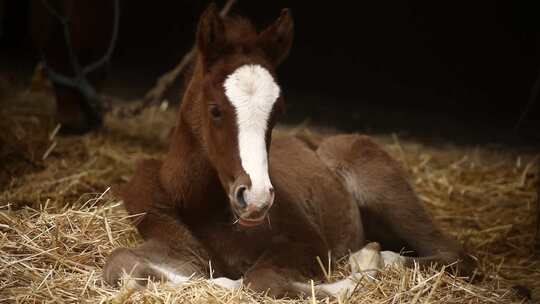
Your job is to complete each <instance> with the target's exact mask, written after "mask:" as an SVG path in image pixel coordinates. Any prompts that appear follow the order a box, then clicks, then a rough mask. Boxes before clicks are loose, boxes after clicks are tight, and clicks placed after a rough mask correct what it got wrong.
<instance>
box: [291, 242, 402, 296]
mask: <svg viewBox="0 0 540 304" xmlns="http://www.w3.org/2000/svg"><path fill="white" fill-rule="evenodd" d="M380 249H381V248H380V245H379V244H378V243H369V244H367V245H366V246H364V248H362V249H360V250H359V251H357V252H355V253H352V254H351V255H350V257H349V266H350V268H351V274H350V275H349V276H347V277H346V278H345V279H342V280H339V281H337V282H334V283H326V284H318V285H314V286H313V288H312V286H311V284H306V283H300V282H294V283H293V285H294V286H295V287H296V288H297V289H298V290H300V291H302V292H303V293H305V294H311V293H312V292H313V291H315V293H316V295H317V296H333V297H339V296H341V295H349V294H350V293H352V292H353V291H354V290H355V289H356V288H358V286H360V285H359V284H361V283H362V281H363V280H365V281H372V280H375V279H376V276H377V274H378V272H379V270H380V269H382V268H383V267H384V266H385V265H387V264H391V263H392V262H393V260H392V259H390V260H388V261H387V260H385V259H384V258H383V256H382V255H381V252H380ZM393 254H395V255H397V256H399V255H398V254H396V253H393ZM389 256H390V255H389ZM393 257H394V256H392V258H393ZM312 289H313V290H312Z"/></svg>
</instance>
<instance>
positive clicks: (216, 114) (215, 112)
mask: <svg viewBox="0 0 540 304" xmlns="http://www.w3.org/2000/svg"><path fill="white" fill-rule="evenodd" d="M210 115H212V118H213V119H220V118H221V111H220V110H219V107H218V106H217V105H215V104H211V105H210Z"/></svg>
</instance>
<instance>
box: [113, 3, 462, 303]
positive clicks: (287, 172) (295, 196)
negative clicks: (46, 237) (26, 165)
mask: <svg viewBox="0 0 540 304" xmlns="http://www.w3.org/2000/svg"><path fill="white" fill-rule="evenodd" d="M291 42H292V19H291V17H290V16H289V14H288V12H287V11H284V12H283V13H282V15H281V16H280V18H279V19H278V20H277V21H276V22H275V23H274V24H273V25H271V26H270V27H268V28H267V29H266V30H265V31H263V32H262V33H260V34H259V33H257V32H256V31H255V30H254V29H253V28H252V26H251V25H250V24H249V22H247V21H245V20H244V19H239V18H231V19H226V20H223V19H221V18H220V17H219V16H217V13H216V10H215V8H213V7H211V8H209V9H208V10H207V11H206V12H205V14H204V15H203V17H202V18H201V21H200V24H199V29H198V33H197V45H198V49H199V55H198V57H197V61H196V63H195V67H194V70H193V75H192V80H191V82H190V84H189V86H188V88H187V90H186V93H185V96H184V99H183V101H182V105H181V107H180V110H179V114H178V122H177V126H176V128H175V130H174V133H173V135H172V141H171V146H170V149H169V152H168V154H167V156H166V157H165V159H164V160H163V161H158V160H147V161H143V162H142V163H141V164H140V165H139V167H138V169H137V171H136V173H135V176H134V177H133V179H132V180H131V181H130V182H129V183H128V184H127V185H126V186H124V187H123V189H122V191H121V193H122V197H123V199H124V204H125V206H126V209H127V210H128V212H129V213H130V214H141V216H140V217H139V218H138V219H137V220H136V222H135V224H136V227H137V229H138V231H139V232H140V234H141V235H142V236H143V238H144V239H145V242H144V243H143V244H142V245H140V246H139V247H138V248H135V249H125V248H121V249H117V250H116V251H115V252H113V254H112V255H111V256H110V257H109V259H108V261H107V264H106V266H105V269H104V276H105V278H106V280H107V281H109V282H111V283H115V282H117V281H118V280H119V279H120V278H121V276H122V274H123V273H125V272H127V273H131V274H132V276H135V277H142V278H146V277H154V278H158V279H159V278H162V279H165V280H169V281H173V282H181V281H184V280H186V279H187V278H188V277H190V276H191V275H192V274H193V273H196V274H206V273H208V263H209V261H211V263H212V266H213V270H214V271H215V272H214V273H213V276H214V277H217V276H222V277H223V278H220V279H216V280H214V281H215V282H216V283H218V284H221V285H223V286H227V287H233V286H237V282H235V281H232V280H236V279H239V278H243V280H244V283H245V284H248V285H249V286H250V288H251V289H253V290H256V291H267V290H269V291H270V294H272V295H275V296H282V295H285V294H289V295H296V294H298V293H301V292H303V291H305V288H303V287H302V285H301V284H298V282H305V281H306V280H307V279H308V278H320V277H321V275H322V273H321V268H320V266H319V265H318V263H317V261H316V257H317V256H318V257H321V258H323V257H326V256H327V255H328V252H329V251H330V252H331V253H332V256H333V257H335V258H336V259H338V258H341V257H343V256H346V255H347V254H348V253H350V252H357V251H359V250H360V249H362V247H363V246H364V245H365V244H366V240H370V241H377V242H379V243H381V245H382V248H383V249H387V250H394V251H399V250H402V249H405V250H413V251H414V253H415V255H416V257H397V258H396V256H397V255H395V254H394V255H392V254H391V253H386V255H384V254H383V258H384V260H385V261H387V260H388V258H389V257H390V260H392V259H393V260H394V261H400V262H403V263H405V264H408V263H412V262H413V261H417V262H419V263H420V264H422V265H427V264H430V263H434V262H436V263H442V264H449V263H453V262H455V261H458V260H460V259H465V262H466V263H462V264H463V268H466V270H470V269H469V266H470V261H469V260H468V257H466V255H465V254H464V253H463V251H462V249H461V247H460V246H459V245H458V244H457V243H456V242H454V241H453V240H450V239H449V238H448V237H446V236H444V235H443V234H442V233H441V232H440V231H439V230H438V229H437V228H436V227H435V226H434V225H433V223H432V221H431V220H430V218H429V217H428V216H427V214H426V213H425V211H424V209H423V208H422V206H421V204H420V202H419V200H418V198H417V197H416V195H415V193H414V192H413V190H412V188H411V187H410V185H409V184H408V182H407V180H406V178H405V175H404V173H403V171H402V170H401V169H400V167H399V165H398V164H397V163H396V162H395V161H394V160H393V159H391V158H390V156H389V155H388V154H386V153H385V152H384V151H383V150H382V149H381V148H380V147H378V146H377V145H376V144H375V143H374V142H373V141H371V140H370V139H369V138H368V137H365V136H360V135H339V136H334V137H330V138H327V139H324V140H322V141H318V142H306V141H305V140H301V139H299V138H296V137H294V136H275V138H273V139H272V128H273V126H274V124H275V121H276V119H277V117H278V116H279V112H280V111H281V107H282V106H283V98H282V97H281V96H279V94H277V95H276V96H275V98H274V97H273V98H271V99H272V100H271V101H269V102H268V104H269V105H271V107H270V108H268V109H269V110H268V111H267V112H268V113H267V116H266V117H265V118H264V119H263V120H264V122H265V124H264V126H263V127H262V129H260V130H259V131H260V132H259V131H257V132H258V133H257V132H255V131H253V130H255V129H256V128H257V127H253V128H252V129H246V128H247V127H246V125H249V126H251V124H246V123H245V121H246V119H244V118H245V117H244V116H245V112H242V111H244V110H243V109H246V108H242V107H245V105H243V103H241V102H238V100H240V99H238V100H235V99H236V98H237V96H238V94H239V93H235V92H236V91H234V90H235V88H237V89H238V88H240V89H242V90H244V89H245V91H246V92H248V93H249V94H248V95H249V96H251V94H252V95H253V96H255V95H257V94H258V93H257V92H258V91H257V90H259V91H260V92H263V93H264V94H262V93H261V94H260V96H262V97H260V100H270V99H269V98H268V97H267V96H268V95H269V92H278V90H276V89H273V88H274V87H273V86H271V85H273V82H272V81H271V80H268V79H271V77H273V75H274V72H273V71H274V69H275V67H277V65H279V63H280V62H281V61H282V60H283V59H284V58H285V57H286V55H287V53H288V50H289V47H290V44H291ZM216 50H219V53H216ZM246 66H247V67H248V68H244V69H243V68H242V67H246ZM238 71H240V72H238ZM237 72H238V73H237ZM242 73H244V74H242ZM230 75H233V76H232V77H231V76H230ZM242 75H248V76H249V75H251V76H253V75H254V76H253V78H249V77H251V76H249V77H247V78H245V77H244V76H242ZM269 75H270V76H269ZM243 77H244V78H243ZM230 79H233V80H234V79H236V80H238V81H239V83H240V85H238V86H235V85H234V82H233V84H231V81H230ZM242 79H259V80H260V79H263V80H264V81H263V80H260V81H261V83H262V84H264V85H253V86H251V85H250V83H251V82H249V81H248V82H242V81H243V80H242ZM241 80H242V81H241ZM246 83H247V84H248V85H247V87H246ZM267 84H268V85H267ZM269 86H270V87H271V88H269V89H268V87H269ZM223 87H225V89H224V88H223ZM265 88H267V89H265ZM264 90H266V91H264ZM267 93H268V94H267ZM272 94H273V93H272ZM270 95H271V94H270ZM265 98H266V99H265ZM252 102H253V101H252ZM257 102H258V101H257ZM262 108H264V103H262V102H261V106H260V107H259V108H256V109H255V110H253V111H260V112H261V113H263V112H264V111H263V110H261V109H262ZM250 109H251V108H250ZM243 113H244V114H243ZM263 114H264V113H263ZM263 114H261V115H263ZM242 115H244V116H242ZM243 117H244V118H243ZM257 117H259V116H257ZM261 117H262V116H261ZM248 120H249V119H248ZM253 125H257V124H253ZM249 128H251V127H249ZM246 130H248V131H246ZM257 130H258V129H257ZM252 131H253V132H252ZM250 132H251V133H250ZM243 134H244V135H245V134H248V135H249V136H247V137H243V136H244V135H243ZM257 134H258V135H259V137H260V138H256V137H257ZM246 138H247V139H246ZM246 140H247V141H248V142H249V145H248V144H246ZM258 140H260V141H258ZM261 143H262V146H264V147H262V146H261ZM253 147H255V148H253ZM256 147H259V148H261V147H262V148H261V149H259V150H257V149H258V148H256ZM252 148H253V150H249V149H252ZM264 148H266V150H265V149H264ZM246 149H247V150H246ZM246 151H248V152H249V153H255V152H257V151H260V152H261V153H260V154H261V155H250V154H249V153H248V152H246ZM266 152H268V156H266ZM246 153H248V154H246ZM259 156H260V158H258V157H259ZM267 159H268V161H266V160H267ZM265 161H266V162H265ZM257 166H259V167H257ZM266 167H267V168H268V169H267V171H268V172H267V173H265V172H264V170H262V171H256V170H259V169H257V168H263V169H264V168H266ZM254 170H255V171H254ZM253 172H262V173H264V174H267V175H268V176H269V177H270V180H271V184H270V182H269V181H268V180H267V179H265V178H264V176H263V177H261V178H259V177H257V176H255V174H254V173H253ZM264 174H263V175H264ZM274 202H275V203H274ZM387 262H388V261H387Z"/></svg>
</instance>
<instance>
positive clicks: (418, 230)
mask: <svg viewBox="0 0 540 304" xmlns="http://www.w3.org/2000/svg"><path fill="white" fill-rule="evenodd" d="M317 154H318V156H319V157H320V159H321V160H322V161H323V162H324V163H325V164H326V165H327V166H328V168H330V170H332V171H333V172H335V174H336V175H337V176H338V177H339V178H340V179H341V181H342V183H343V184H344V186H345V187H346V189H347V190H348V191H349V192H350V194H351V195H352V197H353V198H354V199H355V201H356V202H357V204H358V207H359V208H360V213H361V216H362V224H363V226H364V231H365V233H366V239H367V240H369V241H376V242H379V243H380V244H381V246H382V248H383V249H384V250H391V251H396V252H400V251H402V250H404V249H405V250H409V251H413V255H414V256H416V257H415V258H408V257H406V258H405V259H406V260H408V261H409V262H410V263H411V264H412V263H413V262H418V263H420V264H424V265H427V264H431V263H433V262H436V263H440V264H444V265H446V264H452V263H454V262H456V261H459V260H462V261H463V263H461V266H460V268H461V270H463V272H464V273H467V274H469V273H470V271H472V269H473V268H474V260H472V259H471V258H470V257H469V256H467V255H466V254H465V253H464V252H463V249H462V247H461V245H460V244H459V243H457V242H456V241H455V240H453V239H451V238H450V237H447V236H446V235H444V234H443V233H442V232H441V231H440V230H439V229H438V228H437V227H436V226H435V224H434V223H433V221H432V219H431V218H430V216H429V215H428V214H427V212H426V211H425V209H424V208H423V206H422V204H421V202H420V200H419V199H418V197H417V196H416V193H415V192H414V190H413V188H412V186H411V185H410V183H409V182H408V179H407V174H406V173H405V171H404V170H403V169H402V167H401V165H400V164H399V163H398V162H397V161H395V160H394V159H393V158H392V157H391V156H390V155H389V154H388V153H387V152H386V151H384V150H383V149H382V148H381V147H380V146H379V145H378V144H376V143H375V142H374V141H373V140H372V139H370V138H369V137H368V136H362V135H358V134H351V135H337V136H333V137H329V138H327V139H325V140H324V141H322V142H321V143H320V145H319V146H318V149H317Z"/></svg>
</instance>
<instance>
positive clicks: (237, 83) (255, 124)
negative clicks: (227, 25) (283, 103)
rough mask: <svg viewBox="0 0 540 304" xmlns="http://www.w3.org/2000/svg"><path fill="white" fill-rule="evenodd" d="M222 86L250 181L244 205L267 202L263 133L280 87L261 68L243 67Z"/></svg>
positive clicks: (256, 66)
mask: <svg viewBox="0 0 540 304" xmlns="http://www.w3.org/2000/svg"><path fill="white" fill-rule="evenodd" d="M224 87H225V95H226V96H227V98H229V101H230V102H231V104H232V105H233V106H234V108H235V109H236V118H237V124H238V146H239V151H240V160H241V162H242V167H243V168H244V171H246V173H247V174H248V175H249V178H250V179H251V189H249V191H246V193H245V195H246V197H245V199H246V202H248V203H256V204H261V203H268V201H269V199H270V188H272V184H271V183H270V177H269V175H268V156H267V152H266V131H267V127H268V119H269V118H270V113H271V112H272V108H273V106H274V103H275V102H276V100H277V98H278V97H279V93H280V90H279V86H278V85H277V84H276V82H275V81H274V78H273V77H272V75H271V74H270V73H269V72H268V70H266V69H265V68H263V67H262V66H260V65H244V66H241V67H239V68H238V69H236V70H235V71H234V72H233V73H232V74H231V75H229V76H228V77H227V79H226V80H225V83H224Z"/></svg>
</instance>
